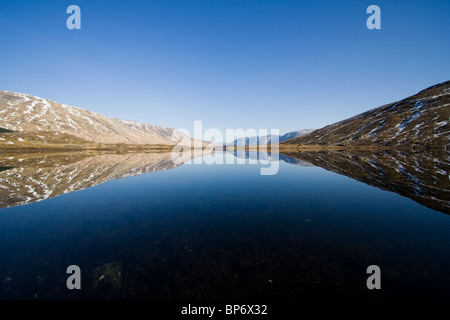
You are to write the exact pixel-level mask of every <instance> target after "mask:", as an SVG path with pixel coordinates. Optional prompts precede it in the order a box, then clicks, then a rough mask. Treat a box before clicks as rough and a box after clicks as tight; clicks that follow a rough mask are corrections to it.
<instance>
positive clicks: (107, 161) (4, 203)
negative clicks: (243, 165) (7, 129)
mask: <svg viewBox="0 0 450 320" xmlns="http://www.w3.org/2000/svg"><path fill="white" fill-rule="evenodd" d="M200 155H201V152H200V153H198V152H195V153H194V152H182V153H179V154H178V155H177V156H176V157H174V158H173V159H172V155H171V153H170V152H165V153H125V154H109V153H103V154H102V153H86V152H84V153H83V152H80V153H55V154H38V153H32V154H20V155H17V154H16V155H2V156H0V208H5V207H12V206H18V205H24V204H30V203H33V202H37V201H41V200H45V199H49V198H53V197H56V196H59V195H61V194H64V193H69V192H73V191H78V190H82V189H85V188H87V187H92V186H96V185H98V184H101V183H104V182H106V181H109V180H114V179H120V178H124V177H128V176H138V175H141V174H145V173H149V172H156V171H160V170H168V169H173V168H176V167H178V166H180V165H182V164H183V163H185V162H187V161H189V160H190V159H191V158H193V157H197V156H200Z"/></svg>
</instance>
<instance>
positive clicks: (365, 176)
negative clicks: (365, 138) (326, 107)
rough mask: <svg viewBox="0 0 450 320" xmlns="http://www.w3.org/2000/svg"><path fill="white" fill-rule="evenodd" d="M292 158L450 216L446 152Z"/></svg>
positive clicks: (325, 154) (320, 153)
mask: <svg viewBox="0 0 450 320" xmlns="http://www.w3.org/2000/svg"><path fill="white" fill-rule="evenodd" d="M289 156H290V157H292V158H295V159H298V160H303V161H306V162H309V163H311V164H313V165H315V166H319V167H322V168H324V169H326V170H329V171H333V172H336V173H338V174H341V175H345V176H347V177H350V178H352V179H356V180H358V181H361V182H363V183H365V184H368V185H370V186H374V187H377V188H381V189H383V190H388V191H393V192H395V193H398V194H400V195H402V196H404V197H408V198H410V199H412V200H414V201H416V202H418V203H420V204H422V205H424V206H426V207H429V208H431V209H434V210H437V211H441V212H444V213H447V214H450V161H449V159H450V156H449V154H448V153H447V152H445V151H434V152H431V151H429V152H420V153H419V152H418V153H414V152H406V151H392V150H389V151H388V150H383V151H375V152H374V151H370V152H369V151H351V152H350V151H315V152H298V153H289Z"/></svg>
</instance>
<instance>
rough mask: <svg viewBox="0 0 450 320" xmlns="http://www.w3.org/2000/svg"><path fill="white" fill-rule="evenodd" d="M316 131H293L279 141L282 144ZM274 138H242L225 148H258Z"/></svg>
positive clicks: (268, 136) (279, 137)
mask: <svg viewBox="0 0 450 320" xmlns="http://www.w3.org/2000/svg"><path fill="white" fill-rule="evenodd" d="M312 131H314V129H302V130H298V131H291V132H288V133H286V134H283V135H281V136H278V141H279V142H280V143H281V142H283V141H286V140H289V139H292V138H298V137H301V136H304V135H305V134H308V133H310V132H312ZM272 138H273V136H271V135H267V136H261V137H259V136H254V137H242V138H238V139H236V140H234V141H233V142H229V143H227V144H226V145H225V146H256V145H264V144H270V143H272Z"/></svg>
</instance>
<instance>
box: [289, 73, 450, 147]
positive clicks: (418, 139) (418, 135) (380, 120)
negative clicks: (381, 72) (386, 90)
mask: <svg viewBox="0 0 450 320" xmlns="http://www.w3.org/2000/svg"><path fill="white" fill-rule="evenodd" d="M449 118H450V81H446V82H443V83H440V84H436V85H434V86H432V87H429V88H427V89H425V90H422V91H420V92H419V93H417V94H415V95H413V96H411V97H408V98H406V99H403V100H400V101H397V102H394V103H390V104H387V105H384V106H381V107H378V108H375V109H372V110H369V111H367V112H364V113H361V114H359V115H357V116H354V117H352V118H349V119H347V120H344V121H340V122H337V123H334V124H332V125H329V126H326V127H324V128H322V129H318V130H315V131H313V132H311V133H309V134H307V135H304V136H302V137H299V138H294V139H290V140H287V141H285V142H284V144H290V145H344V146H349V145H379V146H422V147H438V148H442V147H445V146H448V145H449V137H450V126H449Z"/></svg>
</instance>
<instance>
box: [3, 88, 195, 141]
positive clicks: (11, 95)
mask: <svg viewBox="0 0 450 320" xmlns="http://www.w3.org/2000/svg"><path fill="white" fill-rule="evenodd" d="M0 128H3V129H8V130H12V131H16V132H23V133H35V134H48V133H52V134H54V135H66V136H71V137H75V138H77V139H81V140H85V141H89V142H94V143H104V144H132V145H154V144H162V145H176V144H177V143H178V142H179V141H181V140H182V139H188V140H186V141H190V139H191V138H190V137H187V136H185V135H183V134H182V133H180V132H178V131H176V130H174V129H171V128H165V127H159V126H154V125H149V124H144V123H140V122H135V121H127V120H119V119H114V118H110V117H106V116H104V115H101V114H99V113H96V112H92V111H88V110H84V109H80V108H76V107H72V106H68V105H66V104H61V103H57V102H54V101H51V100H48V99H43V98H39V97H35V96H31V95H28V94H23V93H15V92H9V91H0Z"/></svg>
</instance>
